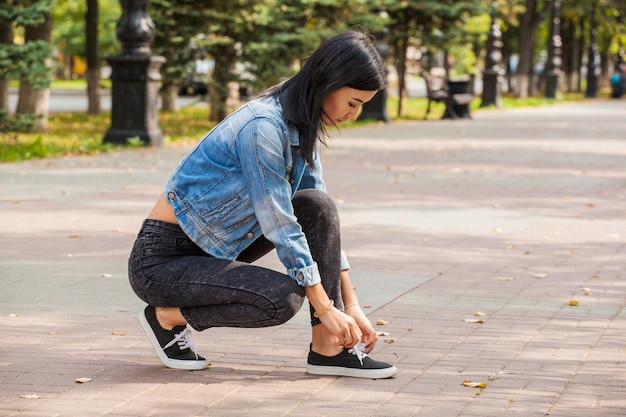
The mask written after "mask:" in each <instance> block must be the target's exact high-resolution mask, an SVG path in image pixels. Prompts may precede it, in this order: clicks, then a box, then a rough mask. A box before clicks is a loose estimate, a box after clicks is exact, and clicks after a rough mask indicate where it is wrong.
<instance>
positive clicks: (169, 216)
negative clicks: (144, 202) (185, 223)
mask: <svg viewBox="0 0 626 417" xmlns="http://www.w3.org/2000/svg"><path fill="white" fill-rule="evenodd" d="M148 218H149V219H155V220H161V221H164V222H168V223H174V224H178V220H176V216H175V215H174V209H173V208H172V206H170V203H168V202H167V200H166V198H165V195H164V194H163V193H161V195H160V196H159V199H158V200H157V202H156V204H155V205H154V207H153V208H152V211H151V212H150V214H149V215H148Z"/></svg>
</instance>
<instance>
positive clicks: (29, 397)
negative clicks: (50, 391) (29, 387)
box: [20, 394, 41, 400]
mask: <svg viewBox="0 0 626 417" xmlns="http://www.w3.org/2000/svg"><path fill="white" fill-rule="evenodd" d="M20 398H28V399H29V400H30V399H36V398H41V397H40V396H39V395H37V394H25V395H20Z"/></svg>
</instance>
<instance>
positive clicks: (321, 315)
mask: <svg viewBox="0 0 626 417" xmlns="http://www.w3.org/2000/svg"><path fill="white" fill-rule="evenodd" d="M334 305H335V301H334V300H330V303H328V305H327V306H326V308H325V309H324V311H322V312H321V313H318V312H317V311H314V312H313V317H315V318H316V319H321V318H322V317H324V316H325V315H326V314H328V312H329V311H330V309H331V308H333V306H334Z"/></svg>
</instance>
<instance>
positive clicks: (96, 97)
mask: <svg viewBox="0 0 626 417" xmlns="http://www.w3.org/2000/svg"><path fill="white" fill-rule="evenodd" d="M85 29H86V30H85V32H86V33H85V50H86V55H87V99H88V106H87V113H89V114H98V113H100V56H99V50H98V0H87V13H86V14H85Z"/></svg>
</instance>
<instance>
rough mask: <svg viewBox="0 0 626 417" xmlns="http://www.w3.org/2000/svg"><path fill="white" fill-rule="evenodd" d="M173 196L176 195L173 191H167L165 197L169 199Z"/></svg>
mask: <svg viewBox="0 0 626 417" xmlns="http://www.w3.org/2000/svg"><path fill="white" fill-rule="evenodd" d="M174 197H176V195H175V194H174V193H173V192H171V191H170V192H169V193H167V198H169V199H170V200H173V199H174Z"/></svg>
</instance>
